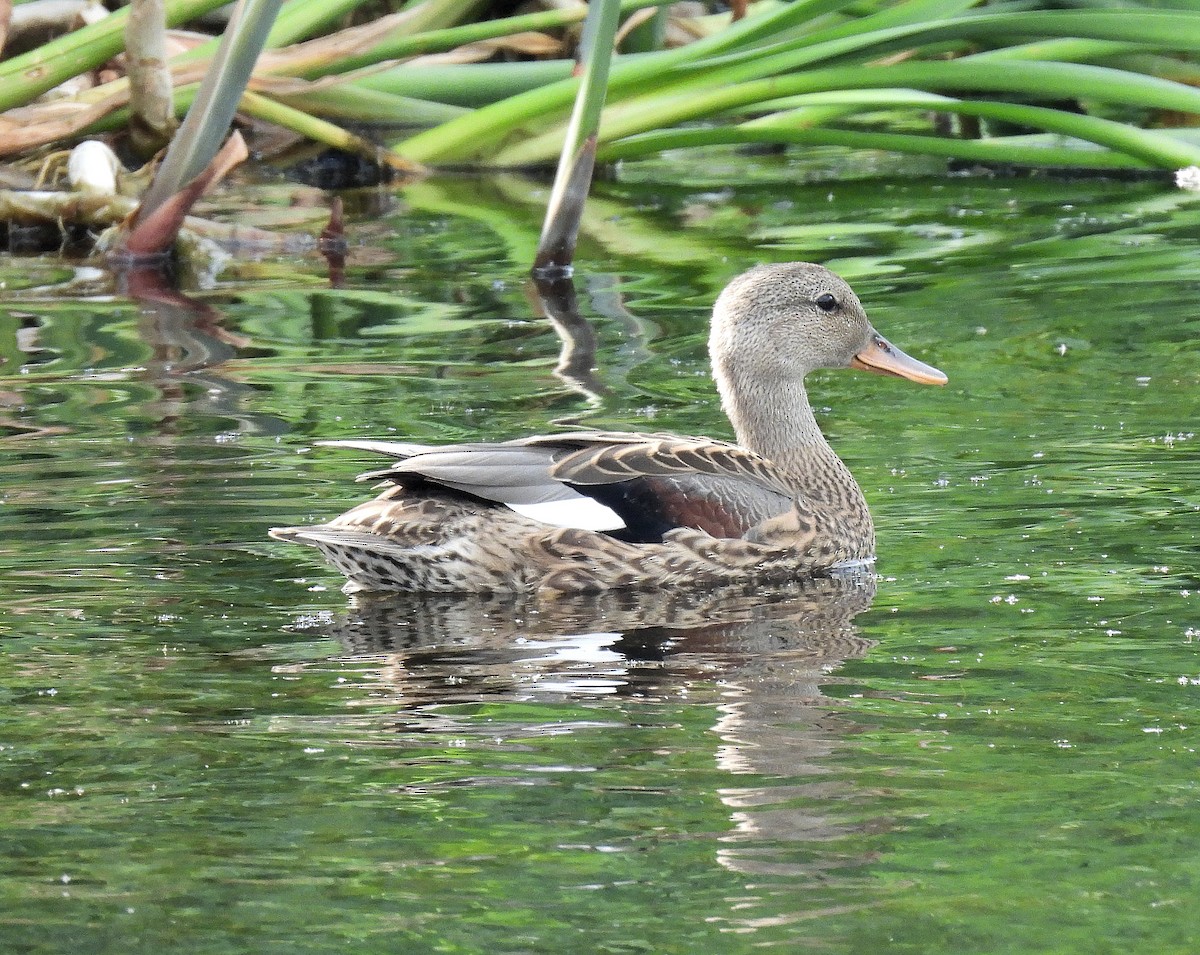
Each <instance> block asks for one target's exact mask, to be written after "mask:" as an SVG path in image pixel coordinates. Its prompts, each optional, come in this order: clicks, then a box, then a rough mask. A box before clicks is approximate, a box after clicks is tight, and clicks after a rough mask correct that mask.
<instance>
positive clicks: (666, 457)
mask: <svg viewBox="0 0 1200 955" xmlns="http://www.w3.org/2000/svg"><path fill="white" fill-rule="evenodd" d="M708 347H709V354H710V356H711V358H712V366H713V375H714V377H715V378H716V382H717V389H718V390H719V391H720V393H721V403H722V406H723V407H724V409H725V413H726V414H727V415H728V416H729V420H730V421H731V422H732V423H733V428H734V431H735V432H736V433H737V438H738V443H737V444H729V443H726V442H724V441H713V440H710V439H708V438H687V437H679V436H677V435H670V434H627V433H623V432H606V431H576V432H566V433H564V434H556V435H539V436H537V437H532V438H521V439H518V440H515V441H507V442H504V443H502V444H459V445H450V446H446V447H428V446H426V445H419V444H404V443H398V442H392V441H370V440H364V441H358V440H355V441H331V442H325V443H328V444H334V445H337V446H339V447H346V448H357V449H360V450H363V451H370V452H374V453H378V454H382V455H386V456H388V457H391V458H394V459H396V460H395V463H393V464H392V465H391V466H390V467H387V468H384V469H382V470H379V471H373V472H370V473H368V474H365V475H363V479H377V480H382V481H384V482H386V485H387V486H386V487H385V488H384V490H383V491H382V493H380V494H379V496H378V497H376V498H375V499H374V500H371V501H368V502H366V503H365V504H360V505H359V506H358V507H355V508H353V509H351V510H349V511H347V512H346V513H345V514H343V515H341V516H340V517H337V518H335V519H334V520H332V521H330V522H329V523H328V524H317V525H314V526H312V527H283V528H276V529H274V530H272V531H271V536H272V537H275V538H278V539H280V540H288V541H297V542H299V543H302V544H311V545H312V546H314V547H316V548H317V549H318V550H320V551H321V553H323V554H324V555H325V557H326V558H328V559H329V560H330V561H331V562H332V563H333V564H334V565H335V566H336V567H337V568H338V569H339V570H340V571H341V572H342V573H344V574H345V575H346V576H347V577H348V578H349V579H350V583H349V585H348V586H350V587H351V588H353V589H367V590H407V591H443V592H455V591H456V592H497V591H526V590H543V591H595V590H607V589H610V588H649V587H661V586H697V585H699V586H704V587H712V586H717V585H720V584H727V583H745V582H747V581H754V580H762V581H768V580H785V579H792V578H798V577H810V576H814V575H817V574H820V573H823V572H827V571H829V570H831V569H833V568H834V567H836V566H838V565H845V564H854V563H861V562H865V561H869V560H871V559H872V558H873V556H874V553H875V529H874V526H873V524H872V523H871V514H870V512H869V511H868V510H867V503H866V501H865V500H864V498H863V494H862V490H861V489H860V488H859V486H858V484H857V483H856V482H855V480H854V478H853V477H852V476H851V474H850V471H849V469H848V468H847V467H846V465H844V464H843V463H842V461H841V459H840V458H838V456H837V455H836V454H834V452H833V449H832V448H831V447H830V446H829V444H828V443H827V442H826V440H825V438H824V436H823V435H822V434H821V430H820V428H818V427H817V421H816V418H815V417H814V415H813V411H812V408H811V407H810V406H809V403H808V395H807V393H806V392H805V390H804V376H805V375H807V374H808V373H809V372H810V371H813V370H814V369H817V368H846V367H850V368H861V369H864V370H866V371H873V372H878V373H881V374H885V375H896V376H898V377H901V378H908V379H909V380H911V381H916V382H921V383H924V384H932V385H941V384H945V383H946V376H945V375H943V374H942V373H941V372H940V371H938V370H937V369H936V368H932V367H930V366H929V365H926V364H924V363H923V362H920V361H917V360H916V359H915V358H910V357H909V356H908V355H906V354H904V352H902V351H900V349H898V348H896V347H895V346H894V345H892V344H891V343H890V342H888V341H887V339H885V338H884V337H883V336H882V335H880V334H879V333H878V332H877V331H875V329H874V328H872V327H871V323H870V322H869V321H868V320H867V316H866V314H865V313H864V312H863V308H862V305H860V304H859V301H858V298H857V297H856V296H855V294H854V292H853V291H851V289H850V286H848V285H847V284H846V283H845V282H843V281H842V280H841V279H840V278H838V277H837V276H836V275H834V274H833V273H832V272H830V271H829V270H828V269H824V268H822V267H821V266H819V265H809V264H807V263H800V262H797V263H789V264H783V265H762V266H759V267H758V268H754V269H751V270H750V271H749V272H746V273H745V274H744V275H741V276H739V277H738V278H736V279H734V280H733V281H732V282H730V283H729V286H728V287H727V288H726V289H725V291H723V292H722V293H721V295H720V297H719V298H718V299H717V304H716V307H715V308H714V309H713V318H712V333H711V335H710V337H709V343H708Z"/></svg>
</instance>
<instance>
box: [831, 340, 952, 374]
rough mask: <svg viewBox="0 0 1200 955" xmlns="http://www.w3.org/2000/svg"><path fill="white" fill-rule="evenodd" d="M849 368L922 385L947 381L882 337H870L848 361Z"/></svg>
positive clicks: (937, 372) (930, 367)
mask: <svg viewBox="0 0 1200 955" xmlns="http://www.w3.org/2000/svg"><path fill="white" fill-rule="evenodd" d="M850 367H851V368H860V369H862V370H863V371H873V372H875V374H877V375H895V376H896V377H897V378H907V379H908V380H909V381H916V382H919V383H920V384H922V385H944V384H945V383H946V382H947V381H949V379H948V378H947V377H946V376H945V375H943V374H942V373H941V372H940V371H938V370H937V369H936V368H934V367H933V366H932V365H927V364H925V362H923V361H917V359H915V358H913V357H912V356H911V355H906V354H904V352H902V351H901V350H900V349H899V348H897V347H896V346H895V345H893V344H892V343H891V342H889V341H888V340H887V339H886V338H884V337H883V336H882V335H880V334H878V333H876V334H874V335H872V336H871V342H870V344H869V345H867V347H866V348H864V349H863V350H862V351H860V352H859V353H858V354H857V355H855V356H854V357H853V358H852V359H850Z"/></svg>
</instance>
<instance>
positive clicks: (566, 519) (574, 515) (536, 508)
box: [508, 494, 625, 531]
mask: <svg viewBox="0 0 1200 955" xmlns="http://www.w3.org/2000/svg"><path fill="white" fill-rule="evenodd" d="M508 507H509V509H510V510H514V511H516V512H517V513H518V514H520V515H521V516H523V517H528V518H529V519H530V520H534V521H537V522H538V523H539V524H549V525H550V526H552V527H578V528H579V529H580V530H585V531H619V530H620V529H621V528H623V527H624V526H625V522H624V521H623V520H621V518H620V517H619V516H618V515H617V512H616V511H614V510H613V509H612V508H609V507H605V506H604V505H603V504H601V503H600V502H599V501H596V500H593V499H592V498H590V497H586V496H584V495H583V494H580V495H578V496H576V497H574V498H571V499H570V500H566V501H544V502H543V503H541V504H509V505H508Z"/></svg>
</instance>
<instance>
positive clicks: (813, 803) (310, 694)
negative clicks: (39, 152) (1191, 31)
mask: <svg viewBox="0 0 1200 955" xmlns="http://www.w3.org/2000/svg"><path fill="white" fill-rule="evenodd" d="M732 171H736V172H738V175H737V176H736V177H731V172H732ZM842 172H843V173H844V178H841V179H839V178H837V176H832V175H830V174H828V173H827V172H826V173H822V167H819V166H818V167H812V166H809V167H800V166H798V165H795V164H793V163H791V162H790V161H789V160H787V159H785V158H782V157H779V158H774V159H761V160H755V164H754V165H752V166H748V161H747V160H746V159H745V158H744V157H734V156H731V157H729V158H728V159H726V160H722V159H720V158H718V159H715V160H714V161H713V162H712V163H710V164H709V165H708V166H706V167H704V168H702V169H701V168H695V169H693V170H691V171H690V172H689V173H688V175H686V176H684V177H683V178H684V179H685V180H687V179H688V178H689V177H690V181H684V182H683V184H680V180H681V177H680V174H679V170H678V169H672V168H670V167H667V166H663V167H657V166H642V167H638V166H633V167H630V168H629V169H628V170H627V171H626V173H625V174H624V176H623V177H622V178H621V179H620V180H618V181H616V182H608V183H603V184H601V185H600V186H599V187H598V194H597V196H596V201H595V202H594V204H593V205H592V207H591V208H590V209H589V218H588V221H587V222H586V223H585V228H584V236H583V240H582V246H581V258H580V268H579V272H578V275H577V281H578V286H579V290H580V299H581V303H582V307H583V310H584V312H585V314H586V315H587V316H588V317H589V318H590V319H591V320H592V321H593V323H594V327H595V330H596V335H597V345H598V362H597V364H598V369H597V371H596V375H595V380H594V381H592V382H591V383H590V384H589V386H588V387H587V388H580V387H578V386H573V385H571V384H569V383H566V382H564V381H563V380H562V379H560V378H558V377H556V376H555V374H554V368H555V365H556V362H557V360H558V353H559V342H558V339H557V337H556V336H555V334H554V332H553V330H552V329H551V328H550V327H549V325H548V324H547V323H546V322H545V321H544V320H542V319H541V318H540V316H538V315H537V314H536V311H535V310H534V309H533V308H532V307H531V305H530V300H529V298H528V296H527V292H526V289H525V287H524V281H523V271H524V268H525V264H526V263H527V262H528V261H529V259H530V257H531V249H532V247H533V245H534V243H535V241H536V237H537V231H538V225H539V218H540V214H541V207H542V204H543V203H544V201H545V190H544V187H542V186H540V185H532V184H528V183H524V182H522V181H520V180H516V179H497V180H483V181H475V180H448V181H434V182H430V183H424V184H420V185H417V186H413V187H410V188H408V189H401V188H395V189H390V188H389V189H387V190H376V191H370V192H364V193H350V194H347V196H346V198H347V202H348V205H349V208H350V210H351V215H350V223H351V225H350V235H351V238H352V242H353V243H354V245H355V249H354V254H353V256H352V261H351V265H350V267H349V270H348V283H347V287H346V288H344V289H340V290H331V289H329V288H328V287H327V285H326V282H325V279H324V275H323V272H322V266H321V264H320V263H319V262H318V261H316V260H314V259H307V258H304V257H302V256H297V257H296V258H295V259H293V260H290V261H286V262H281V261H279V260H273V261H262V262H254V261H239V262H238V263H237V264H236V266H235V267H234V268H232V269H230V270H228V271H227V272H226V273H225V274H223V275H222V276H221V278H220V280H219V281H217V282H214V283H209V284H207V285H206V286H205V287H203V288H192V289H191V290H190V292H191V296H192V298H193V299H194V300H196V301H197V302H199V303H200V304H201V306H202V307H201V308H195V307H191V308H186V307H180V306H178V305H170V304H169V303H160V304H158V305H138V304H136V303H134V302H131V301H130V300H129V299H128V298H125V297H123V296H120V295H114V294H113V289H112V287H111V285H110V284H109V281H108V279H107V278H106V277H105V276H103V275H100V276H93V277H90V278H89V277H88V276H86V275H85V276H83V278H84V279H87V282H86V284H85V285H83V286H82V287H77V288H76V290H77V291H81V292H82V294H81V295H80V297H76V298H66V297H63V295H62V294H60V293H61V286H62V284H63V283H69V282H71V281H72V280H75V279H78V278H79V276H78V275H77V274H76V273H75V271H74V269H73V267H72V266H71V265H70V264H69V263H64V262H62V261H60V260H57V259H41V260H20V261H16V260H11V259H10V260H5V261H0V273H2V275H0V278H3V280H4V281H5V282H6V286H5V292H4V296H3V298H2V299H0V581H2V583H0V586H2V587H3V604H2V606H0V641H2V642H0V648H2V651H3V654H4V657H5V660H4V664H5V666H4V673H5V674H6V677H5V679H4V681H3V684H2V686H3V689H2V692H3V695H4V704H5V713H6V719H5V721H4V725H3V728H2V729H0V820H2V821H3V825H2V826H0V846H2V849H0V858H2V860H3V862H2V863H0V866H2V868H0V948H3V950H5V951H13V952H41V951H47V952H48V951H61V950H62V949H64V948H66V947H68V946H73V947H75V948H77V949H79V950H82V951H90V952H109V951H111V952H143V951H145V952H150V951H154V952H161V951H172V952H197V953H199V952H203V953H209V952H212V953H224V952H242V951H256V952H275V951H279V952H283V951H288V952H297V951H299V952H334V951H337V952H342V951H346V950H347V949H348V948H351V947H353V948H355V949H357V950H362V951H400V952H406V951H414V952H416V951H421V952H426V951H430V952H481V953H482V952H489V953H492V952H561V951H597V952H617V953H624V952H679V953H685V952H698V951H722V952H743V951H745V952H749V951H758V950H762V949H778V950H783V951H789V952H791V951H797V950H807V949H813V950H817V951H823V952H845V953H855V952H862V951H875V950H886V951H897V952H947V953H960V952H965V951H987V952H1004V951H1013V952H1028V951H1056V952H1088V953H1094V952H1108V951H1113V952H1115V951H1122V952H1126V951H1153V952H1186V951H1194V950H1195V947H1196V945H1197V942H1198V939H1197V935H1200V931H1198V930H1197V929H1196V927H1195V926H1196V924H1197V923H1196V920H1195V919H1194V918H1193V917H1192V908H1193V904H1194V903H1193V899H1194V897H1195V894H1196V892H1197V890H1198V889H1200V862H1198V861H1197V860H1198V857H1197V855H1196V853H1195V851H1194V847H1195V844H1196V842H1197V839H1200V823H1198V822H1197V807H1198V803H1200V783H1198V782H1197V773H1196V767H1197V756H1196V746H1197V736H1198V733H1200V730H1198V729H1197V727H1198V726H1200V659H1198V652H1197V650H1198V646H1197V644H1198V641H1200V609H1198V608H1200V603H1198V600H1200V598H1198V597H1197V596H1196V594H1197V591H1198V590H1200V580H1198V579H1197V570H1196V566H1197V560H1196V556H1197V527H1198V526H1200V523H1198V522H1200V514H1198V513H1197V512H1198V511H1200V492H1197V487H1198V486H1200V456H1198V455H1197V448H1198V447H1200V445H1198V444H1197V441H1196V439H1195V433H1194V432H1195V430H1196V421H1197V415H1196V408H1197V405H1196V394H1197V386H1198V384H1200V381H1198V377H1200V362H1197V354H1196V346H1195V344H1194V343H1195V341H1196V339H1197V337H1198V332H1200V319H1198V318H1197V315H1198V314H1200V312H1198V300H1200V271H1198V269H1197V266H1196V264H1195V263H1196V262H1197V261H1200V259H1198V258H1197V252H1198V249H1197V245H1198V239H1197V237H1198V236H1200V228H1198V227H1200V200H1197V199H1196V198H1192V197H1188V196H1186V195H1184V194H1181V193H1175V192H1168V191H1167V190H1166V189H1165V187H1164V186H1163V185H1162V184H1161V183H1151V182H1132V183H1131V182H1106V181H1103V180H1086V181H1056V180H1050V179H1039V178H1034V179H1027V180H1018V179H991V178H981V177H975V178H971V177H963V178H946V177H944V176H941V175H936V176H934V175H930V176H921V175H910V176H907V177H896V178H891V179H887V178H885V179H882V180H881V179H878V178H869V177H866V176H862V177H858V176H856V175H855V174H854V172H853V170H843V171H842ZM731 178H736V180H737V181H739V182H743V183H745V184H744V185H742V186H737V187H730V186H729V185H728V184H727V183H728V182H729V181H730V179H731ZM277 191H278V187H269V188H268V187H262V186H257V187H256V186H247V187H244V188H243V189H242V190H241V191H240V192H237V193H233V194H229V195H226V196H224V197H220V198H219V199H218V200H217V201H216V203H215V204H214V206H213V207H212V210H211V211H213V214H216V215H221V214H228V215H235V214H237V210H238V209H239V208H240V207H241V206H243V205H244V204H246V203H251V204H253V203H256V202H262V203H264V204H270V203H272V202H277V201H278V200H277V198H276V192H277ZM314 218H315V217H314ZM303 227H304V224H303V223H299V224H298V226H297V228H301V229H302V228H303ZM787 259H810V260H815V261H821V262H825V263H827V264H829V265H830V266H831V267H832V268H834V269H836V270H838V271H840V272H842V274H844V275H845V276H846V277H847V278H848V279H850V280H851V282H852V283H853V284H854V285H855V287H856V289H857V290H858V292H859V294H860V297H861V298H862V299H863V301H864V303H865V304H866V306H867V309H868V311H869V312H870V314H871V316H872V318H873V320H874V322H875V323H876V325H877V326H878V327H879V328H880V330H881V331H883V332H884V334H886V335H887V336H888V337H890V338H891V339H892V340H893V341H895V342H897V343H898V344H900V345H901V346H902V347H904V348H905V349H906V350H908V351H910V352H911V353H913V354H915V355H918V356H919V357H921V358H923V359H925V360H927V361H929V362H931V363H933V364H935V365H937V366H938V367H940V368H942V369H943V370H944V371H946V372H947V374H949V376H950V379H951V381H950V385H949V386H947V387H946V388H945V389H929V388H919V387H916V386H913V385H911V384H908V383H905V382H901V381H897V380H891V379H882V378H876V377H874V376H862V375H856V374H853V373H848V372H829V373H821V374H819V375H817V376H814V381H813V382H812V385H811V389H810V390H811V392H812V393H813V395H814V398H815V399H816V402H817V405H818V407H819V408H820V409H821V413H820V418H821V421H822V423H823V425H824V427H825V428H826V430H827V432H828V434H829V435H830V438H831V440H832V441H833V442H834V444H835V446H836V447H837V448H838V449H839V451H840V452H841V453H842V454H843V456H844V457H845V459H846V460H847V462H848V463H849V464H850V465H851V467H852V469H853V470H854V472H855V474H856V475H857V476H858V478H859V481H860V483H862V485H863V487H864V489H865V491H866V493H867V496H868V498H869V500H870V502H871V506H872V509H873V511H874V513H875V516H876V523H877V526H878V531H879V562H878V565H877V568H876V569H877V572H878V576H877V577H870V578H868V579H858V580H849V581H833V582H831V581H825V582H820V583H819V584H816V585H812V586H808V587H797V588H795V589H794V590H793V591H792V592H789V593H784V594H780V595H777V596H775V597H774V598H772V599H770V600H767V599H763V598H762V597H761V596H756V595H754V594H750V595H742V596H731V595H723V596H716V595H702V596H692V597H684V598H668V597H666V596H664V595H656V596H655V599H654V600H653V601H649V602H648V601H645V600H636V599H619V598H612V599H605V600H592V601H567V602H564V603H563V604H561V605H557V606H554V607H539V606H531V605H528V604H514V603H513V602H511V601H503V600H500V601H498V600H491V601H481V600H445V599H443V600H426V601H421V600H413V599H404V598H401V599H396V600H392V601H383V602H380V601H357V602H351V601H350V600H348V598H347V597H345V596H344V595H343V594H342V593H341V592H340V590H339V587H340V585H341V579H340V578H339V577H338V576H337V575H336V574H334V573H333V572H332V571H330V570H329V569H328V568H326V567H325V566H323V565H322V564H321V563H320V562H319V560H317V559H316V555H315V553H314V552H310V551H308V550H304V549H300V548H294V547H289V546H286V545H283V544H276V543H274V542H271V541H268V540H267V539H266V538H265V530H266V528H267V527H269V526H272V525H276V524H291V523H300V522H304V521H308V520H318V519H322V518H327V517H329V516H332V515H333V514H335V513H337V512H338V511H339V510H340V509H343V508H344V507H346V506H348V505H350V504H351V503H354V502H356V501H357V500H359V499H361V497H362V495H363V494H364V493H365V489H364V488H363V487H361V486H356V485H354V484H353V483H351V479H352V477H353V476H354V474H356V473H357V471H358V470H361V469H362V466H363V465H364V464H365V463H367V462H365V461H364V460H363V459H362V457H361V456H359V455H356V454H354V453H349V452H338V451H332V450H313V448H312V442H313V441H314V440H315V439H317V438H321V437H352V436H364V435H374V436H388V435H396V436H400V435H403V436H405V437H409V438H412V439H414V440H420V441H452V440H459V439H466V438H480V437H487V438H504V437H511V436H515V435H518V434H521V433H524V432H528V431H534V430H544V429H548V428H553V427H555V426H557V425H559V424H564V423H575V422H582V423H589V424H595V425H598V426H603V427H621V428H633V429H638V428H643V429H656V430H657V429H672V430H678V431H683V432H693V433H696V432H699V433H708V434H712V435H715V436H721V437H726V436H728V435H729V431H728V426H727V424H726V423H725V422H724V420H723V418H722V417H721V415H720V412H719V408H718V404H717V401H716V397H715V393H714V390H713V387H712V384H711V382H710V380H709V378H708V375H707V367H706V358H705V353H704V342H705V337H706V321H707V311H708V308H709V306H710V304H711V301H712V299H713V297H714V296H715V294H716V292H717V291H718V290H719V289H720V287H721V286H722V285H723V284H724V282H725V281H726V280H727V279H728V278H730V277H731V276H733V275H734V274H736V273H737V272H739V271H741V270H742V269H743V268H745V267H748V266H749V265H751V264H753V263H754V262H757V261H764V260H787Z"/></svg>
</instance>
